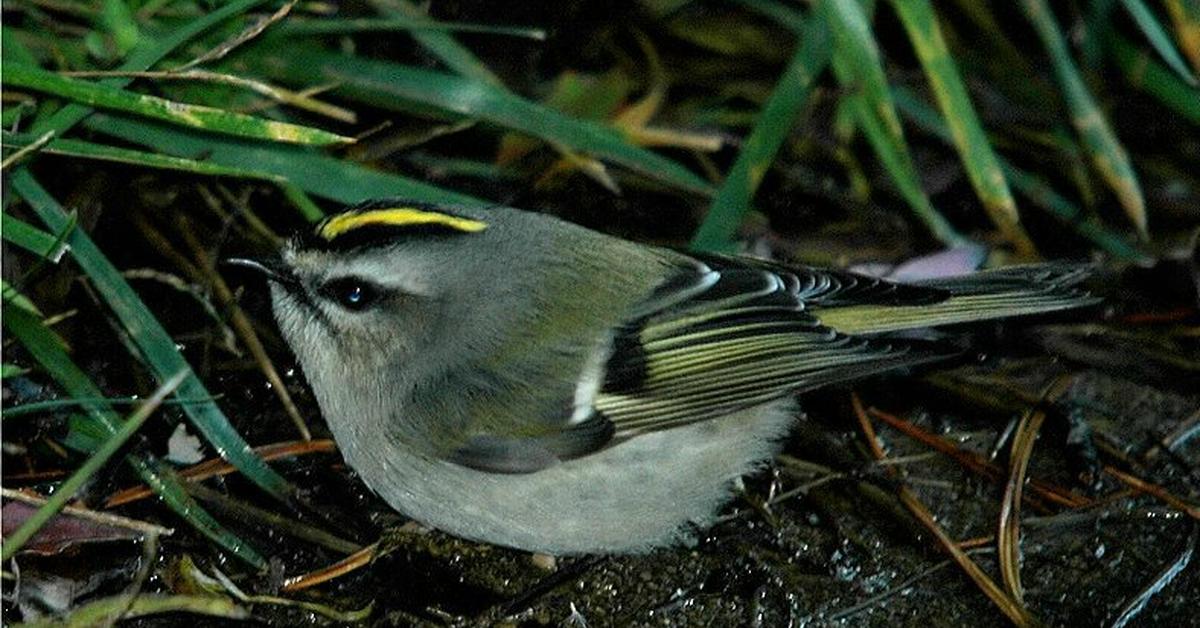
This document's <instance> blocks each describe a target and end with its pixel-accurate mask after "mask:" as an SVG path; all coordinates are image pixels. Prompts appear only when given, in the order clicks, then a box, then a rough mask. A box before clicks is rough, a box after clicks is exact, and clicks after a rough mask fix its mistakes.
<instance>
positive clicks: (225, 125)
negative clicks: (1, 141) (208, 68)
mask: <svg viewBox="0 0 1200 628" xmlns="http://www.w3.org/2000/svg"><path fill="white" fill-rule="evenodd" d="M2 80H3V82H4V84H5V85H7V86H9V88H10V89H11V88H12V87H18V88H24V89H31V90H34V91H38V92H43V93H47V94H53V95H55V96H61V97H63V98H66V99H69V100H73V101H76V102H80V103H83V104H86V105H88V106H89V107H100V108H103V109H112V110H116V111H124V112H128V113H132V114H135V115H138V116H141V117H146V118H151V119H155V120H164V121H167V122H171V123H173V124H178V125H182V126H186V127H190V128H196V129H203V130H206V131H212V132H215V133H225V134H229V135H236V136H239V137H250V138H257V139H264V140H272V141H276V142H287V143H293V144H313V145H316V146H326V145H330V144H347V143H351V142H353V141H354V138H350V137H345V136H342V135H338V134H336V133H330V132H329V131H323V130H321V129H314V128H312V127H305V126H300V125H297V124H291V123H289V122H278V121H275V120H266V119H263V118H255V117H254V116H248V115H245V114H241V113H235V112H232V111H225V110H224V109H217V108H214V107H206V106H202V105H189V104H186V103H181V102H176V101H171V100H166V99H163V98H159V97H157V96H149V95H146V94H138V93H135V92H129V91H125V90H122V89H119V88H116V87H109V86H107V85H103V84H100V83H91V82H88V81H79V80H75V79H69V78H66V77H63V76H59V75H57V74H54V73H53V72H47V71H45V70H42V69H41V68H35V67H31V66H26V65H21V64H13V63H9V64H6V66H5V68H4V75H3V77H2Z"/></svg>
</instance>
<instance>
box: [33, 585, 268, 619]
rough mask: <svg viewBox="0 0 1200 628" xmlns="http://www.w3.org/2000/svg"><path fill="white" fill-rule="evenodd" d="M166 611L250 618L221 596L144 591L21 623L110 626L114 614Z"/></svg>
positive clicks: (124, 616) (129, 616) (143, 614)
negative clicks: (65, 614)
mask: <svg viewBox="0 0 1200 628" xmlns="http://www.w3.org/2000/svg"><path fill="white" fill-rule="evenodd" d="M163 613H184V614H192V615H207V616H209V617H221V618H224V619H248V618H249V617H250V612H249V611H247V610H246V608H245V607H243V606H240V605H238V604H237V603H235V602H234V601H233V600H231V599H229V598H227V597H223V596H220V595H212V594H208V593H205V594H202V595H164V594H162V593H141V594H138V595H136V596H133V597H131V596H129V595H127V594H119V595H113V596H110V597H103V598H100V599H98V600H95V601H92V602H88V603H87V604H84V605H82V606H79V607H78V608H75V609H73V610H72V611H71V613H70V614H69V615H67V616H66V617H63V618H53V619H42V620H35V621H30V622H26V623H23V624H21V626H22V627H23V628H90V627H94V626H104V625H111V624H112V622H113V618H114V617H119V618H121V619H134V618H137V617H147V616H150V615H159V614H163Z"/></svg>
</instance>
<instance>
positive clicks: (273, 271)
mask: <svg viewBox="0 0 1200 628" xmlns="http://www.w3.org/2000/svg"><path fill="white" fill-rule="evenodd" d="M221 263H222V264H223V265H225V266H236V267H238V268H246V269H249V270H252V271H254V272H256V273H258V274H260V275H262V276H263V277H265V278H266V279H267V281H271V282H274V283H277V284H279V285H281V286H285V287H291V286H295V285H296V284H297V281H296V277H295V276H294V275H292V274H291V273H290V272H288V271H287V269H285V268H283V267H282V265H281V264H279V263H278V262H269V261H260V260H256V259H248V258H245V257H231V258H228V259H224V260H221Z"/></svg>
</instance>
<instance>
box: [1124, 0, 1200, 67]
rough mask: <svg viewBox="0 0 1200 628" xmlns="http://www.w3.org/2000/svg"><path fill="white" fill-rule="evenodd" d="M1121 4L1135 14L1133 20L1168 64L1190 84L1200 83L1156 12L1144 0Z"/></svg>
mask: <svg viewBox="0 0 1200 628" xmlns="http://www.w3.org/2000/svg"><path fill="white" fill-rule="evenodd" d="M1121 4H1122V5H1124V6H1125V10H1126V11H1128V12H1129V15H1131V16H1133V21H1134V22H1137V25H1138V28H1140V29H1142V34H1143V35H1145V36H1146V40H1147V41H1149V42H1150V45H1151V46H1153V47H1154V50H1155V51H1157V52H1158V54H1159V56H1160V57H1162V59H1163V61H1166V62H1167V66H1168V67H1170V68H1171V69H1172V70H1174V71H1175V73H1176V74H1178V75H1179V76H1180V77H1181V78H1183V80H1184V81H1185V82H1187V84H1188V85H1191V86H1192V87H1195V86H1196V85H1198V84H1200V83H1197V81H1196V75H1195V74H1192V70H1191V68H1189V67H1188V65H1187V62H1186V61H1184V60H1183V56H1182V55H1180V54H1179V50H1177V49H1176V48H1175V43H1174V42H1173V41H1171V36H1170V35H1168V34H1167V30H1166V29H1165V28H1163V26H1162V24H1159V22H1158V18H1156V17H1154V12H1153V11H1151V10H1150V7H1147V6H1146V3H1144V2H1142V0H1121Z"/></svg>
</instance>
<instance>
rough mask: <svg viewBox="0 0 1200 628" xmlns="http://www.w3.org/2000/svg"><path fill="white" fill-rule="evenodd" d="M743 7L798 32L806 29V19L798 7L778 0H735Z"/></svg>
mask: <svg viewBox="0 0 1200 628" xmlns="http://www.w3.org/2000/svg"><path fill="white" fill-rule="evenodd" d="M735 2H737V3H738V4H740V5H742V6H743V7H745V8H747V9H749V10H751V11H754V12H755V13H758V14H759V15H762V16H763V17H766V18H769V19H770V20H771V21H773V22H775V23H776V24H778V25H780V26H782V27H784V28H786V29H788V30H790V31H792V32H793V33H796V34H797V35H799V34H801V33H802V32H803V30H804V24H805V21H806V20H805V19H804V16H803V15H801V14H800V11H799V10H797V9H796V7H794V6H792V5H789V4H785V3H783V2H779V1H778V0H735Z"/></svg>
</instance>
